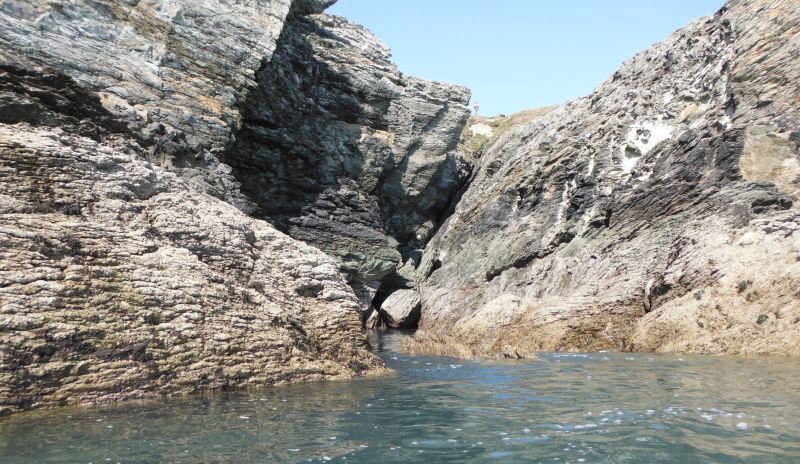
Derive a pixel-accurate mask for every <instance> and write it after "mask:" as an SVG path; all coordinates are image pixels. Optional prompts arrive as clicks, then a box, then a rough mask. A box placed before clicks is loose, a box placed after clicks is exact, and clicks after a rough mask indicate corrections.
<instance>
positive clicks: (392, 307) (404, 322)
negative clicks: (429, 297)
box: [379, 290, 422, 329]
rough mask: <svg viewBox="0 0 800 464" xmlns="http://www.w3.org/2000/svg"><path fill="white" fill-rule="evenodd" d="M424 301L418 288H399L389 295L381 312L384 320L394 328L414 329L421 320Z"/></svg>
mask: <svg viewBox="0 0 800 464" xmlns="http://www.w3.org/2000/svg"><path fill="white" fill-rule="evenodd" d="M421 309H422V302H421V301H420V298H419V293H417V291H416V290H398V291H396V292H394V293H392V294H391V295H389V297H388V298H386V300H384V302H383V304H382V305H381V307H380V309H379V312H380V317H381V319H382V320H383V322H384V323H385V324H386V325H387V326H388V327H391V328H393V329H414V328H416V327H417V323H418V322H419V317H420V310H421Z"/></svg>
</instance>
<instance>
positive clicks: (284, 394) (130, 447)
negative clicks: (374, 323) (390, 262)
mask: <svg viewBox="0 0 800 464" xmlns="http://www.w3.org/2000/svg"><path fill="white" fill-rule="evenodd" d="M402 336H403V335H402V334H397V333H395V334H384V335H379V334H373V336H372V337H373V338H372V344H373V347H375V349H376V350H379V351H380V352H379V354H380V355H381V356H382V357H383V358H384V359H385V360H386V363H387V364H388V366H389V367H391V368H392V369H395V370H396V374H395V375H393V376H387V377H383V378H378V379H359V380H353V381H342V382H326V383H316V384H304V385H293V386H288V387H279V388H265V389H259V390H254V391H248V392H238V393H219V394H213V395H211V394H210V395H198V396H189V397H181V398H172V399H165V400H155V401H134V402H124V403H119V404H113V405H103V406H91V407H80V408H62V409H54V410H42V411H32V412H26V413H23V414H17V415H12V416H9V417H4V418H0V462H3V463H6V462H10V463H15V462H19V463H89V462H91V463H94V464H101V463H108V462H111V463H117V462H119V463H157V462H170V463H239V462H242V463H259V462H264V463H301V462H340V463H370V464H372V463H439V462H468V463H473V462H474V463H495V462H496V463H505V462H525V463H528V462H547V463H715V462H716V463H745V462H747V463H798V462H800V394H799V393H800V368H799V367H798V362H797V360H796V359H792V358H776V357H747V358H742V357H716V356H689V355H655V354H628V353H588V354H577V353H541V354H540V359H538V360H525V361H516V360H515V361H511V360H509V361H498V360H463V359H454V358H444V357H435V356H408V355H404V354H401V353H400V352H399V340H400V337H402Z"/></svg>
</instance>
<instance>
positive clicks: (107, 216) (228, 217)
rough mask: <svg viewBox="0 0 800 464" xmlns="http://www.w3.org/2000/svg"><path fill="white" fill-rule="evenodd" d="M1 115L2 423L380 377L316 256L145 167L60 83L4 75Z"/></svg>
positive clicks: (338, 282)
mask: <svg viewBox="0 0 800 464" xmlns="http://www.w3.org/2000/svg"><path fill="white" fill-rule="evenodd" d="M0 102H1V103H0V114H2V117H3V121H2V123H0V172H1V173H2V175H0V200H1V201H0V204H1V206H0V263H2V264H1V265H0V412H7V411H12V410H16V409H25V408H29V407H34V406H42V405H54V404H66V403H80V402H87V401H107V400H115V399H122V398H130V397H147V396H154V395H159V394H172V393H184V392H190V391H196V390H200V389H228V388H243V387H249V386H257V385H270V384H277V383H284V382H290V381H291V382H294V381H301V380H319V379H324V378H336V377H349V376H352V375H357V374H360V373H370V372H380V370H381V367H380V366H381V363H380V361H379V360H378V359H377V358H376V357H374V356H373V355H371V354H370V353H369V351H368V349H367V347H366V339H365V337H364V334H363V331H362V328H361V321H360V318H359V309H360V306H361V305H360V302H359V301H358V299H357V298H356V297H355V295H354V294H353V293H352V291H351V290H350V287H349V286H348V285H347V283H346V281H345V280H344V278H343V277H342V275H341V274H340V273H339V272H338V264H337V263H335V262H334V261H332V260H331V259H330V258H329V257H327V256H326V255H324V254H323V253H322V252H320V251H319V250H317V249H314V248H312V247H311V246H309V245H305V244H303V243H301V242H298V241H296V240H293V239H291V238H289V237H287V236H286V235H284V234H282V233H281V232H278V231H277V230H275V229H274V228H273V227H272V226H270V225H269V224H267V223H265V222H263V221H259V220H255V219H252V218H249V217H247V216H245V215H244V214H242V213H241V211H239V210H238V209H236V208H235V207H234V206H232V205H230V204H228V203H225V202H222V201H220V200H218V199H216V198H213V197H211V196H209V195H206V194H204V193H201V192H197V191H196V190H195V189H194V188H193V187H192V186H191V185H190V184H188V183H187V182H185V181H182V180H180V179H179V178H177V177H176V176H175V174H173V173H170V172H167V171H165V170H163V169H161V168H159V167H156V166H153V165H152V164H150V163H149V162H147V161H146V160H145V159H144V158H145V156H146V155H147V153H146V152H145V151H144V150H143V149H142V148H141V146H140V145H139V144H138V143H137V142H136V141H135V139H134V138H133V137H132V136H131V135H130V133H129V132H128V130H127V127H126V125H125V124H124V123H120V121H119V120H118V119H116V118H115V117H114V116H113V115H112V114H110V113H109V112H108V111H106V110H105V109H104V108H103V107H102V106H101V104H100V98H99V97H97V96H96V95H94V94H91V93H89V92H87V91H86V89H85V88H83V87H81V86H79V85H77V84H75V83H74V81H72V80H71V79H70V78H68V77H66V76H64V75H61V74H56V73H50V72H36V71H30V70H24V69H21V68H15V67H12V66H6V65H4V66H2V67H0ZM9 118H13V120H11V121H9Z"/></svg>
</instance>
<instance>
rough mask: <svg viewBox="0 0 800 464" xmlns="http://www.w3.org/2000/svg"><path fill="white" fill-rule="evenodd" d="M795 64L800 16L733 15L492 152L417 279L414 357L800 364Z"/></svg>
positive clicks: (753, 3)
mask: <svg viewBox="0 0 800 464" xmlns="http://www.w3.org/2000/svg"><path fill="white" fill-rule="evenodd" d="M798 53H800V5H799V4H798V3H797V2H796V1H794V0H732V1H730V2H729V3H728V4H727V5H726V6H725V7H724V8H722V9H721V10H720V11H719V12H718V13H717V14H716V15H714V16H713V17H705V18H701V19H698V20H696V21H693V22H692V23H690V24H689V25H687V26H686V27H685V28H683V29H681V30H679V31H677V32H675V33H674V34H672V35H671V36H670V37H669V38H667V39H666V40H665V41H664V42H662V43H659V44H656V45H654V46H653V47H651V48H650V49H648V50H646V51H644V52H642V53H640V54H638V55H636V56H635V57H634V58H632V59H631V60H629V61H627V62H626V63H624V64H623V66H622V67H621V68H620V69H619V70H618V71H617V72H615V73H614V74H613V75H612V76H611V77H610V78H609V79H608V80H607V81H606V82H604V83H602V84H601V85H600V86H598V87H597V89H596V90H595V91H594V92H593V93H592V94H591V95H589V96H588V97H585V98H580V99H577V100H572V101H570V102H567V103H565V104H564V105H562V106H560V107H556V108H554V109H552V110H550V111H549V112H547V113H546V114H544V115H542V116H540V117H538V118H536V119H534V120H533V121H531V122H530V123H528V124H527V125H524V126H521V127H516V128H514V129H512V130H511V131H509V132H508V133H506V134H504V135H503V136H501V137H500V138H499V139H498V140H497V141H496V142H494V143H493V144H492V145H491V146H490V147H488V149H487V150H486V151H485V152H484V154H483V156H482V158H481V159H480V162H479V165H478V166H477V168H476V174H475V176H474V177H473V179H472V180H471V182H470V184H469V187H468V188H467V189H466V190H465V191H464V192H463V196H462V198H461V200H460V202H459V203H458V205H457V206H456V208H455V210H454V212H453V214H452V215H451V216H450V217H449V218H448V219H447V220H446V222H445V223H444V224H443V225H442V227H441V229H440V230H439V231H438V233H437V234H436V235H435V236H434V238H433V239H432V240H431V242H430V244H429V245H428V246H427V248H426V249H425V252H424V255H423V259H422V261H421V263H420V265H419V266H418V268H417V269H416V271H417V275H418V277H417V278H418V280H419V281H420V285H421V295H422V304H423V308H422V320H421V322H420V325H421V327H423V328H425V329H427V332H428V334H427V335H426V336H425V339H426V340H427V343H428V344H429V345H432V346H434V345H437V343H431V341H430V339H431V337H440V341H441V342H444V343H445V344H446V343H450V344H460V346H464V345H472V346H475V347H479V348H482V349H484V350H489V351H491V350H502V349H504V347H516V349H519V348H521V349H524V350H537V349H545V350H596V349H624V350H662V351H682V352H700V353H778V354H793V355H798V354H800V293H798V291H797V289H798V288H800V233H798V229H800V209H798V206H797V200H798V195H799V194H800V152H798V143H800V126H798V116H800V93H799V89H800V87H798V84H797V83H798V82H799V79H800V67H798V65H797V56H798ZM418 345H419V344H418ZM439 345H441V343H439ZM420 348H421V347H420V346H415V347H411V349H412V350H416V351H419V349H420ZM423 348H424V347H423Z"/></svg>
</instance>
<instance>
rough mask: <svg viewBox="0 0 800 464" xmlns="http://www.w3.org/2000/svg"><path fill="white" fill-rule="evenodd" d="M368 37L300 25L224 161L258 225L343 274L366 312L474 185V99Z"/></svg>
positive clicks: (267, 72) (293, 27)
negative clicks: (470, 124) (328, 258)
mask: <svg viewBox="0 0 800 464" xmlns="http://www.w3.org/2000/svg"><path fill="white" fill-rule="evenodd" d="M389 57H390V53H389V49H388V48H387V47H386V45H384V44H383V43H382V42H380V41H379V40H378V39H376V38H375V37H374V36H373V35H372V34H371V33H370V32H369V31H368V30H366V29H365V28H363V27H362V26H359V25H357V24H352V23H349V22H347V21H346V20H344V18H340V17H336V16H330V15H314V16H309V17H292V18H291V19H290V20H289V21H288V22H287V24H286V27H285V28H284V31H283V35H282V36H281V40H280V44H279V46H278V48H277V50H276V51H275V54H274V56H273V57H272V59H271V61H270V62H269V63H268V64H267V65H265V66H264V67H263V68H262V69H261V71H259V73H258V82H259V87H258V89H257V90H255V91H254V92H253V93H252V94H251V96H250V98H249V99H248V101H247V103H246V105H245V106H244V115H245V117H244V124H243V127H242V130H241V131H240V132H239V133H238V135H237V141H236V144H235V145H234V146H233V148H232V149H231V150H230V151H229V152H227V153H226V154H225V157H224V161H225V162H226V163H227V164H229V165H230V166H232V167H233V173H234V174H235V176H236V178H237V179H238V180H239V181H240V182H241V183H242V186H243V191H244V192H245V193H246V194H247V195H248V196H249V197H250V198H251V199H252V200H253V201H254V202H255V203H256V204H257V205H258V210H257V211H256V213H255V216H257V217H261V218H264V219H267V220H269V221H270V222H271V223H272V224H274V225H275V226H276V227H278V228H279V229H280V230H283V231H285V232H286V233H288V234H289V235H291V236H292V237H294V238H297V239H300V240H303V241H305V242H307V243H311V244H313V245H314V246H317V247H319V248H320V249H322V250H323V251H325V252H327V253H329V254H330V255H332V256H334V257H336V258H337V259H338V260H339V261H340V262H341V263H342V269H343V271H344V272H345V273H346V274H347V276H348V279H349V280H350V282H351V284H352V285H353V287H354V288H355V289H356V290H357V291H358V292H359V294H360V295H361V296H362V298H363V299H364V301H365V303H367V304H369V302H370V301H371V300H372V298H373V296H374V294H375V292H376V290H377V288H378V286H379V285H380V283H381V281H382V280H383V279H384V277H386V276H387V275H390V274H392V273H393V272H394V271H395V269H396V268H397V267H398V265H400V264H402V263H403V262H404V261H407V260H408V259H409V258H410V256H411V255H412V253H413V251H414V250H416V249H419V248H421V247H422V246H424V244H425V243H427V241H428V239H429V238H430V236H431V234H432V233H433V231H434V228H435V226H436V224H437V222H438V221H439V220H440V217H441V215H442V213H443V212H444V210H445V208H446V207H447V205H448V203H449V201H450V199H451V198H452V196H453V195H454V193H455V192H456V191H457V190H458V188H459V187H460V185H461V184H462V183H463V182H464V181H465V180H466V177H467V175H468V167H469V166H468V163H467V161H466V159H465V158H464V157H463V156H461V154H460V153H459V152H458V151H457V150H456V144H457V142H458V136H459V133H460V132H461V128H462V127H463V125H464V124H465V123H466V119H467V117H468V116H469V111H468V110H467V108H466V103H467V101H468V100H469V92H468V91H467V89H465V88H463V87H459V86H455V85H451V84H444V83H437V82H428V81H423V80H420V79H417V78H414V77H409V76H405V75H403V74H402V73H401V72H400V71H398V69H397V68H396V67H395V66H394V65H393V64H392V63H391V62H390V61H389Z"/></svg>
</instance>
